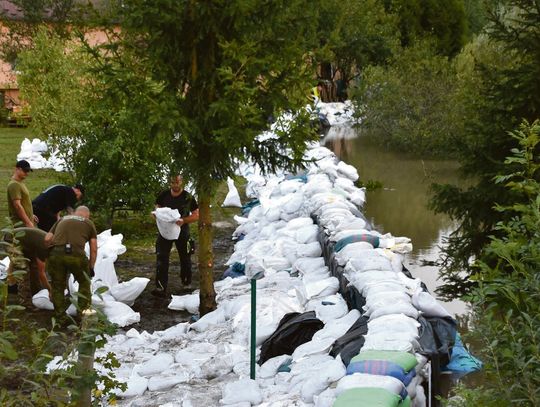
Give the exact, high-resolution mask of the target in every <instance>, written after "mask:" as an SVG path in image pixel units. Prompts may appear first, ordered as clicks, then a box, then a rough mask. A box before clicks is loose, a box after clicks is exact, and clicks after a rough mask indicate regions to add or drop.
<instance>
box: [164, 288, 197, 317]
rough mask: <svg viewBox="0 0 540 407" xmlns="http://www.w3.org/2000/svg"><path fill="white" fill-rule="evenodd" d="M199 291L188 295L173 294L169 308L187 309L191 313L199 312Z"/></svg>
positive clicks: (176, 309)
mask: <svg viewBox="0 0 540 407" xmlns="http://www.w3.org/2000/svg"><path fill="white" fill-rule="evenodd" d="M199 301H200V298H199V293H196V294H188V295H173V296H172V300H171V302H170V303H169V306H168V308H169V309H172V310H175V311H183V310H186V311H187V312H189V313H190V314H196V313H197V312H199Z"/></svg>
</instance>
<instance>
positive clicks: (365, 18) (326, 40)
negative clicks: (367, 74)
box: [316, 0, 399, 84]
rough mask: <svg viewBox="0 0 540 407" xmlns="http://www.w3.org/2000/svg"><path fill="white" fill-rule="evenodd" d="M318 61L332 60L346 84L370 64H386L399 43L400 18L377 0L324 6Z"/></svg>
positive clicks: (320, 24)
mask: <svg viewBox="0 0 540 407" xmlns="http://www.w3.org/2000/svg"><path fill="white" fill-rule="evenodd" d="M320 7H321V8H320V14H319V21H318V30H317V34H318V38H319V39H318V42H319V49H318V50H317V53H316V59H317V61H319V62H321V63H325V62H332V64H334V65H335V67H336V71H339V73H340V76H341V79H343V80H344V82H345V83H346V84H348V83H349V81H350V80H351V79H353V78H355V77H356V76H357V75H358V74H359V72H360V71H361V70H362V69H363V68H364V67H365V66H367V65H372V64H373V65H379V64H385V63H386V62H387V60H388V59H389V58H390V57H391V56H392V54H393V52H394V50H395V49H396V48H397V46H398V41H399V39H398V36H399V34H398V32H397V18H396V17H395V16H393V15H390V14H388V13H386V11H385V9H384V6H383V4H381V3H380V2H379V1H376V0H355V1H348V2H343V1H339V0H331V1H325V2H322V3H321V5H320Z"/></svg>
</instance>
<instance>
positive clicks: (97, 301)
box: [92, 285, 116, 310]
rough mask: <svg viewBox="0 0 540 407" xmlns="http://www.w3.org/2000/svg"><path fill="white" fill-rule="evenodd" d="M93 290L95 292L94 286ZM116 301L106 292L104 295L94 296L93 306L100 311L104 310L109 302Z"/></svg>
mask: <svg viewBox="0 0 540 407" xmlns="http://www.w3.org/2000/svg"><path fill="white" fill-rule="evenodd" d="M92 289H93V290H94V292H95V289H96V287H95V286H94V285H92ZM115 301H116V300H115V299H114V297H113V296H112V295H111V294H109V292H108V291H107V292H105V293H103V294H99V295H98V294H92V305H93V306H94V307H96V308H99V309H100V310H103V307H104V306H105V304H106V303H108V302H115Z"/></svg>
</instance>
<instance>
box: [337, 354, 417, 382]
mask: <svg viewBox="0 0 540 407" xmlns="http://www.w3.org/2000/svg"><path fill="white" fill-rule="evenodd" d="M354 373H368V374H372V375H380V376H392V377H395V378H396V379H398V380H400V381H401V382H402V383H403V384H404V385H405V386H407V385H409V383H410V382H411V380H412V379H413V377H414V376H415V375H416V371H415V370H414V369H412V370H411V371H410V372H406V371H405V370H404V369H403V368H402V367H401V366H399V365H397V364H395V363H393V362H389V361H386V360H363V361H358V362H351V363H349V366H347V374H348V375H350V374H354Z"/></svg>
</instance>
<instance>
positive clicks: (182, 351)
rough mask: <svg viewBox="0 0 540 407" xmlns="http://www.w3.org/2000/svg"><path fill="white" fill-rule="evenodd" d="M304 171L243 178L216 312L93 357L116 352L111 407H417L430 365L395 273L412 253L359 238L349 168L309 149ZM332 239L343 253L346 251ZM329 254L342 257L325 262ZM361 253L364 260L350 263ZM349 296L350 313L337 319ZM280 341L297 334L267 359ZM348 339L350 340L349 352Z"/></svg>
mask: <svg viewBox="0 0 540 407" xmlns="http://www.w3.org/2000/svg"><path fill="white" fill-rule="evenodd" d="M306 158H308V159H314V161H315V162H314V163H313V164H312V165H310V166H309V168H308V170H307V172H306V174H304V175H302V176H297V177H288V176H286V175H285V174H279V175H275V176H270V177H263V176H262V175H261V174H260V173H259V172H257V171H256V169H254V168H253V167H252V166H245V167H242V168H241V170H242V175H244V176H245V177H246V179H247V180H248V185H247V188H246V193H247V194H248V195H249V197H250V198H253V199H258V204H257V205H251V206H250V208H251V209H250V211H249V212H246V213H245V214H244V216H238V217H235V218H236V220H237V222H238V223H239V226H238V228H237V229H236V231H235V232H234V236H235V237H236V238H237V239H238V240H237V242H236V244H235V250H234V253H233V254H232V256H231V258H230V259H229V260H228V262H227V263H228V264H229V265H230V266H231V269H234V271H235V275H236V276H237V278H231V277H227V278H225V279H224V280H222V281H218V282H216V283H215V289H216V294H217V298H216V300H217V303H218V307H217V309H216V310H215V311H213V312H211V313H208V314H206V315H204V316H203V317H202V318H200V319H199V320H198V321H197V322H194V323H191V324H188V323H184V324H179V325H177V326H175V327H171V328H169V329H167V330H166V331H161V332H154V333H147V332H141V333H139V332H137V331H136V330H134V329H133V330H130V331H128V332H127V333H125V334H119V335H116V336H114V337H112V338H110V339H109V342H108V343H107V345H106V346H105V348H104V349H100V350H98V355H101V354H103V353H106V352H109V351H112V352H115V353H116V355H117V357H118V359H119V361H120V362H121V363H122V366H121V368H120V369H118V370H117V371H116V372H115V373H116V376H117V378H118V379H119V380H121V381H124V382H126V383H127V385H128V388H127V390H125V391H123V392H120V394H119V397H122V400H120V401H119V405H126V406H130V405H132V404H131V401H130V398H131V397H134V398H135V399H136V404H133V405H144V404H145V403H146V404H149V405H165V404H166V403H171V404H170V405H184V404H185V405H217V404H218V403H219V404H221V405H238V403H244V404H242V405H248V404H249V405H258V404H260V403H267V405H283V406H288V405H299V406H300V405H315V406H317V407H330V406H332V405H334V403H336V404H335V405H338V406H339V405H342V406H343V405H348V404H347V403H348V401H347V400H348V398H349V397H350V398H352V400H353V401H352V402H353V403H355V404H354V405H356V406H358V405H369V406H372V405H388V406H398V405H401V406H405V405H407V403H410V404H413V405H416V406H423V405H425V404H426V403H425V394H424V390H423V389H422V387H421V386H419V383H420V381H421V380H422V379H424V378H425V376H426V375H427V374H426V373H427V372H426V371H425V370H426V369H427V368H426V366H428V365H427V364H426V362H427V360H426V358H425V357H423V356H422V355H420V354H417V353H416V352H415V351H416V350H417V348H418V346H417V343H416V342H417V339H416V338H417V337H419V336H420V335H419V329H420V325H419V322H418V321H417V320H416V319H415V318H414V316H415V315H417V313H418V310H417V308H416V307H414V306H413V305H411V304H410V302H411V301H412V298H413V294H414V292H413V291H414V290H415V289H416V288H418V287H420V282H419V281H418V280H413V279H409V278H407V277H406V276H404V275H403V276H401V274H402V273H401V271H400V269H399V267H400V266H401V261H402V258H401V254H402V252H405V251H407V250H410V244H409V242H408V239H404V238H402V239H400V238H394V237H393V236H391V235H389V234H386V235H381V234H380V233H377V232H376V231H372V230H370V228H369V225H367V224H366V222H365V220H364V219H363V217H362V214H361V212H360V210H359V208H360V207H361V206H362V204H363V202H364V198H365V194H364V191H363V190H362V189H360V188H357V187H356V186H355V185H354V181H355V180H356V179H357V178H358V174H357V172H356V169H354V167H351V166H349V165H347V164H345V163H343V162H339V161H338V160H337V158H336V156H335V155H334V154H333V153H332V152H331V151H329V150H328V149H326V148H323V147H320V146H316V145H314V146H311V148H310V149H309V151H308V153H307V157H306ZM367 235H369V236H371V237H373V241H372V240H371V237H370V238H367V237H366V236H367ZM351 236H353V237H352V238H351ZM355 236H356V237H358V236H360V237H359V238H358V239H359V240H360V241H359V242H354V240H356V237H355ZM375 238H376V239H375ZM342 239H348V240H346V241H351V242H350V243H349V244H346V245H345V244H344V241H342ZM319 240H320V242H319ZM366 240H368V241H366ZM375 240H376V241H377V246H378V247H377V248H375V247H374V245H373V244H374V243H375ZM340 241H341V243H339V242H340ZM369 241H371V242H372V243H369ZM334 242H335V244H336V245H337V244H338V243H339V244H340V245H342V246H343V248H342V249H341V250H339V251H338V250H336V247H335V245H334ZM321 243H322V244H321ZM323 251H324V253H323ZM360 252H362V253H363V254H364V256H360V257H359V256H355V254H356V253H360ZM367 253H370V254H367ZM375 256H376V257H375ZM325 259H326V260H325ZM358 259H360V260H358ZM362 259H363V260H366V261H367V260H369V261H370V263H369V267H370V268H368V269H362V270H361V271H359V270H356V269H353V268H352V267H353V266H354V267H360V263H359V262H361V261H363V260H362ZM353 260H354V261H353ZM336 261H337V262H338V263H339V266H340V267H341V268H342V269H343V270H341V269H338V268H337V267H336V266H335V265H334V263H335V262H336ZM349 263H350V264H349ZM374 265H378V268H377V267H375V266H374ZM329 266H330V267H329ZM373 267H375V268H373ZM259 272H263V273H264V277H263V278H262V279H260V280H258V281H257V310H256V313H257V338H256V345H257V360H258V361H259V362H260V366H259V365H257V370H256V377H257V380H256V381H252V380H249V379H248V377H249V345H250V344H249V329H250V312H251V307H250V282H249V278H250V277H252V276H254V275H255V274H257V273H259ZM390 273H392V274H390ZM243 274H244V275H243ZM379 275H381V276H384V277H385V279H384V280H383V279H378V278H377V276H379ZM341 276H343V277H341ZM368 276H369V277H374V278H375V281H374V282H373V284H371V283H368V282H366V280H365V279H366V278H367V277H368ZM345 278H346V279H347V280H345ZM389 279H390V280H391V281H387V280H389ZM347 281H348V282H349V283H351V284H352V285H350V284H349V283H347ZM367 286H370V287H372V286H373V287H375V286H376V287H377V289H375V288H369V289H368V288H366V287H367ZM351 287H354V288H355V290H356V294H355V295H356V297H357V302H356V306H353V307H351V309H349V306H348V304H347V302H350V296H351V295H350V293H349V292H350V291H351ZM382 288H391V289H392V290H391V291H389V292H388V291H386V292H384V291H383V290H382ZM347 289H349V291H347ZM368 291H369V292H368ZM381 292H382V294H381ZM396 292H397V294H395V293H396ZM388 293H391V295H398V296H399V297H400V298H401V299H403V300H404V301H395V300H394V301H391V302H392V304H391V305H393V303H394V302H395V303H399V304H400V306H401V307H406V308H407V312H410V313H414V312H416V314H414V315H413V316H412V317H411V316H406V315H401V314H400V313H399V312H402V310H401V308H400V309H397V308H394V309H391V310H390V311H392V312H390V311H389V310H388V309H387V308H385V307H384V306H382V305H381V306H380V304H383V305H386V304H387V302H385V301H386V299H387V297H388V295H390V294H388ZM372 294H373V295H372ZM379 294H381V295H380V296H379ZM405 299H408V300H409V302H407V301H405ZM422 299H423V300H425V299H424V297H423V296H422ZM364 300H365V304H364V303H363V301H364ZM424 302H425V301H424ZM403 303H404V304H403ZM363 306H369V315H362V314H364V313H365V312H368V309H364V308H362V307H363ZM170 307H171V308H175V309H187V310H188V311H189V312H192V313H194V312H196V311H197V308H198V292H195V293H193V294H191V295H188V296H181V297H176V298H174V299H173V301H172V302H171V306H170ZM396 312H398V313H396ZM374 313H375V315H373V314H374ZM305 324H309V335H308V334H307V332H306V331H307V330H308V329H306V328H305V327H306V326H307V325H305ZM291 328H292V329H293V331H292V334H293V335H294V334H295V331H294V329H297V330H300V333H302V334H305V335H295V337H296V338H299V341H298V343H297V344H298V346H295V347H286V346H273V345H275V343H272V340H273V338H275V339H276V340H279V338H283V337H285V338H286V339H287V338H290V336H287V335H282V336H280V335H276V333H278V331H280V329H283V330H284V331H285V334H291V330H290V329H291ZM347 337H353V338H355V339H358V340H359V342H361V344H360V346H358V344H359V342H355V341H354V340H353V341H352V342H348V341H346V339H347ZM269 341H270V342H269ZM415 341H416V342H415ZM286 342H287V341H286ZM351 343H352V346H351ZM381 344H382V345H381ZM355 346H357V349H354V347H355ZM268 350H271V352H270V351H268ZM268 352H270V353H268ZM347 355H348V356H347ZM375 369H377V370H375ZM379 373H384V374H379ZM405 383H408V385H407V386H406V385H405ZM407 388H408V390H407ZM415 392H416V394H414V393H415ZM373 400H376V401H377V403H378V404H375V403H373ZM360 402H363V403H364V404H359V403H360ZM383 402H384V403H383ZM133 403H135V402H133ZM190 403H191V404H190ZM340 403H341V404H340ZM344 403H345V404H344ZM366 403H367V404H366Z"/></svg>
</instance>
